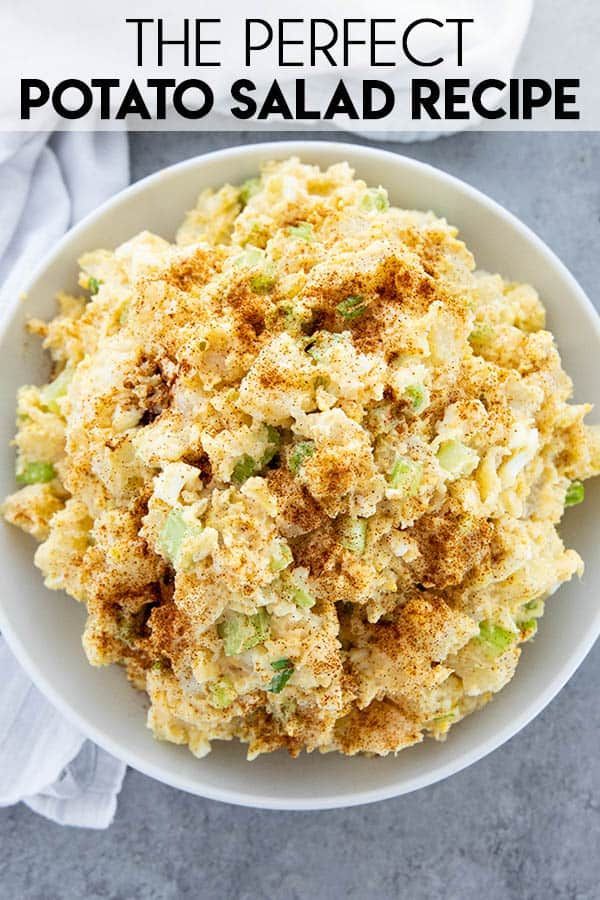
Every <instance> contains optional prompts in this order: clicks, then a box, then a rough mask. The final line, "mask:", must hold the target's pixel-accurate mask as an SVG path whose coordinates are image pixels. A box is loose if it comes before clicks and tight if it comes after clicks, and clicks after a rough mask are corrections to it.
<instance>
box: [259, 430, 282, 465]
mask: <svg viewBox="0 0 600 900" xmlns="http://www.w3.org/2000/svg"><path fill="white" fill-rule="evenodd" d="M267 439H268V444H267V449H266V450H265V452H264V454H263V458H262V460H261V464H262V465H263V466H267V465H268V464H269V463H270V462H271V460H272V459H273V457H274V456H275V455H276V454H277V452H278V450H279V448H280V447H281V435H280V434H279V432H278V431H277V429H276V428H274V427H273V426H272V425H267Z"/></svg>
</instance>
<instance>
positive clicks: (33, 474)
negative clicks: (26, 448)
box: [16, 462, 56, 484]
mask: <svg viewBox="0 0 600 900" xmlns="http://www.w3.org/2000/svg"><path fill="white" fill-rule="evenodd" d="M53 478H56V469H55V468H54V466H53V465H52V463H49V462H30V463H26V464H25V465H24V466H23V468H22V469H20V471H18V472H17V475H16V480H17V484H47V482H49V481H52V479H53Z"/></svg>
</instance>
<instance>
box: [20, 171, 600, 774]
mask: <svg viewBox="0 0 600 900" xmlns="http://www.w3.org/2000/svg"><path fill="white" fill-rule="evenodd" d="M395 199H396V200H397V201H398V202H399V203H401V201H402V197H401V196H397V197H396V198H395ZM192 203H193V198H191V199H190V205H191V204H192ZM79 264H80V275H79V285H80V291H79V292H75V294H73V293H62V294H60V296H59V297H58V311H57V314H56V316H55V317H54V318H53V319H52V320H51V321H49V322H42V321H39V320H32V321H31V322H30V325H29V327H30V329H31V331H32V332H33V333H35V334H37V335H39V336H40V337H41V338H42V340H43V343H44V347H45V348H46V349H47V351H48V353H49V355H50V357H51V361H52V373H51V378H50V380H49V382H48V383H47V384H44V385H42V386H25V387H23V388H21V390H20V391H19V395H18V410H17V427H18V430H17V435H16V438H15V443H16V449H17V458H16V482H17V489H16V492H15V493H13V494H12V495H11V496H10V497H8V498H7V499H6V501H5V503H4V507H3V512H4V516H5V518H6V519H7V520H8V521H9V522H12V523H13V524H14V525H17V526H19V527H20V528H22V529H24V530H25V531H27V532H29V533H30V534H31V535H33V536H34V538H36V540H37V541H38V542H39V546H38V548H37V551H36V554H35V564H36V566H37V567H38V568H39V569H40V571H41V573H42V575H43V578H44V581H45V584H46V585H47V587H48V588H50V589H53V590H65V591H67V592H68V593H69V594H70V595H71V596H72V597H74V598H75V600H78V601H80V602H81V603H83V604H85V606H86V608H87V624H86V626H85V632H84V634H83V646H84V649H85V653H86V654H87V657H88V659H89V661H90V663H91V664H92V665H94V666H105V665H109V664H112V663H116V664H118V665H121V666H123V668H124V669H125V671H126V673H127V675H128V677H129V679H130V680H131V682H132V683H133V685H134V686H135V687H136V688H138V689H139V690H142V691H145V692H146V693H147V695H148V698H149V709H148V725H149V727H150V728H151V729H152V731H153V732H154V734H155V736H156V737H157V738H158V739H161V740H167V741H173V742H175V743H177V744H187V745H188V746H189V748H190V750H191V751H192V753H194V754H196V755H197V756H203V755H204V754H206V753H207V752H208V751H209V750H210V748H211V743H212V742H213V741H215V740H216V741H219V740H231V739H237V740H239V741H242V742H243V743H244V744H246V745H247V749H248V758H250V759H252V758H253V757H256V756H257V755H258V754H261V753H266V752H270V751H274V750H277V749H279V748H283V749H286V750H287V751H289V753H290V754H292V756H296V755H297V754H299V753H300V752H301V751H302V750H306V751H309V752H310V751H313V750H319V751H321V752H328V751H339V752H341V753H344V754H348V755H353V754H357V753H364V754H369V755H379V756H385V755H386V754H388V753H396V752H397V751H399V750H402V749H403V748H405V747H408V746H410V745H413V744H416V743H418V742H420V741H422V740H423V739H424V738H425V737H428V736H429V737H432V738H435V739H437V740H443V739H444V738H445V737H446V735H447V734H448V731H449V730H450V729H451V728H452V727H453V726H454V725H456V724H457V723H458V722H460V720H461V719H462V718H463V717H464V716H466V715H468V714H470V713H471V712H473V711H474V710H476V709H477V708H478V707H480V706H482V705H483V704H485V703H487V702H488V701H489V700H490V699H491V698H492V697H493V695H494V694H495V693H496V692H497V691H499V690H501V689H502V688H503V687H504V685H506V684H507V682H508V681H510V679H511V678H512V677H513V674H514V673H515V669H516V667H517V664H518V661H519V656H520V654H521V652H522V648H523V645H524V644H525V643H526V642H527V641H530V640H532V639H534V637H535V634H536V630H537V628H538V624H539V620H540V618H541V616H542V614H543V611H544V605H545V603H546V602H547V601H548V598H550V597H551V595H553V594H554V592H555V591H556V589H557V588H558V587H559V586H560V584H561V583H562V582H565V581H567V580H568V579H570V578H571V577H572V576H573V575H576V574H581V572H582V568H583V564H582V561H581V559H580V558H579V556H578V555H577V553H576V552H575V550H572V549H567V548H565V546H564V545H563V542H562V540H561V538H560V536H559V534H558V531H557V527H558V526H559V523H560V520H561V517H562V516H563V513H564V510H565V508H566V507H570V506H574V505H576V504H578V503H580V502H581V501H582V500H583V499H584V485H583V481H584V479H586V478H589V477H590V476H592V475H595V474H597V473H598V472H599V471H600V434H599V431H598V429H597V428H594V427H591V426H588V425H586V424H585V422H584V419H585V416H586V414H587V413H588V412H589V410H590V408H591V407H590V406H589V405H586V404H583V405H574V404H572V403H570V402H569V399H570V397H571V393H572V385H571V381H570V380H569V377H568V376H567V375H566V374H565V372H564V371H563V369H562V366H561V360H560V357H559V354H558V350H557V348H556V345H555V341H554V338H553V336H552V334H551V333H550V332H549V331H548V330H546V328H545V313H544V307H543V305H542V302H541V301H540V299H539V298H538V295H537V294H536V291H535V290H534V288H532V287H530V286H528V285H525V284H516V283H513V282H510V281H505V280H504V279H503V278H502V277H501V276H500V275H497V274H490V273H487V272H483V271H479V270H478V269H477V268H476V265H475V261H474V259H473V256H472V255H471V253H470V252H469V250H468V249H467V247H466V246H465V244H464V243H463V242H462V241H461V240H460V239H459V237H458V233H457V230H456V229H455V228H454V227H452V226H451V225H449V224H448V223H447V222H446V221H445V220H444V219H440V218H438V217H436V216H435V215H434V214H433V213H431V212H418V211H413V210H406V209H403V208H401V207H396V206H392V205H390V202H389V199H388V195H387V192H386V190H385V188H384V187H380V186H377V185H372V186H369V185H367V184H366V183H365V182H364V181H361V180H359V179H356V178H355V177H354V173H353V171H352V170H351V169H350V167H349V166H348V165H347V164H346V163H344V162H340V163H339V164H336V165H333V166H331V167H330V168H328V169H327V170H326V171H322V170H320V169H319V168H318V167H316V166H312V165H305V164H302V163H301V162H300V161H299V160H298V159H295V158H292V159H288V160H285V161H277V162H269V163H267V164H266V165H265V166H264V168H263V170H262V172H260V173H259V174H257V175H256V177H252V178H250V179H249V180H247V181H245V182H244V183H243V184H241V185H236V186H234V185H229V184H227V185H225V186H223V187H220V188H218V189H206V190H204V191H203V192H202V193H201V194H200V197H199V198H198V201H197V204H196V206H195V207H194V208H193V209H192V210H191V211H190V212H189V213H188V214H187V215H186V217H185V220H184V222H183V224H182V225H181V227H180V229H179V231H178V233H177V235H176V240H175V242H174V243H170V242H169V241H168V240H166V239H165V238H163V237H160V236H158V235H155V234H151V233H149V232H142V233H141V234H138V235H136V236H135V237H132V238H131V240H129V241H127V242H126V243H124V244H122V245H121V246H119V247H117V248H116V249H114V250H108V249H101V250H94V251H92V252H89V253H86V254H84V256H83V257H82V258H81V259H80V261H79ZM508 269H510V260H507V270H508ZM573 515H576V513H573ZM550 602H560V599H558V598H553V599H552V600H551V601H550ZM540 627H543V626H540Z"/></svg>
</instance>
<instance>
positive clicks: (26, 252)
mask: <svg viewBox="0 0 600 900" xmlns="http://www.w3.org/2000/svg"><path fill="white" fill-rule="evenodd" d="M128 181H129V159H128V148H127V136H126V135H125V134H117V133H111V134H98V133H79V134H69V133H64V134H55V135H53V136H49V135H48V134H32V135H23V134H14V133H13V134H4V135H1V136H0V196H1V197H2V212H1V214H0V284H2V288H1V289H0V318H2V317H3V316H4V315H6V314H7V313H8V310H9V309H10V308H11V307H12V306H13V304H14V303H15V302H16V301H17V299H18V296H19V293H20V292H21V291H22V289H23V286H24V283H25V281H26V278H27V276H28V275H29V273H31V272H32V271H33V269H34V268H35V267H36V266H37V265H38V263H39V261H40V259H42V258H43V256H44V255H45V253H46V252H47V251H48V250H49V249H50V248H51V246H52V245H53V244H54V243H55V242H56V241H57V240H58V238H59V237H60V236H61V235H62V234H63V233H64V232H65V231H66V230H67V228H69V227H70V226H71V225H73V224H74V223H75V222H76V221H77V220H78V219H80V218H81V217H82V216H84V215H85V214H86V213H87V212H89V211H90V210H92V209H94V208H95V207H96V206H98V205H99V204H100V203H101V202H102V201H103V200H105V199H107V198H108V197H110V196H111V195H112V194H114V193H115V192H116V191H119V190H121V189H122V188H123V187H125V186H126V185H127V183H128ZM0 684H2V693H1V695H0V806H10V805H11V804H13V803H18V802H19V801H20V800H22V801H23V802H24V803H26V804H27V805H28V806H29V807H30V808H31V809H33V810H35V811H36V812H38V813H40V814H41V815H43V816H46V817H47V818H48V819H52V820H53V821H55V822H59V823H60V824H62V825H78V826H81V827H85V828H106V827H107V826H108V825H110V823H111V822H112V820H113V817H114V814H115V810H116V805H117V795H118V793H119V791H120V789H121V784H122V781H123V776H124V775H125V764H124V763H122V762H120V760H117V759H114V758H113V757H112V756H110V755H109V754H108V753H105V752H104V750H100V749H99V748H98V747H96V746H95V745H94V744H93V743H91V742H90V741H88V740H86V739H85V738H84V736H83V735H82V734H80V733H79V731H77V729H76V728H74V727H73V726H72V725H69V724H68V723H67V722H66V721H65V720H64V719H63V717H62V716H61V715H60V714H59V713H58V712H56V710H55V709H54V707H53V706H52V705H51V704H50V703H48V701H47V700H46V699H45V698H44V697H43V696H42V694H40V692H39V691H38V690H37V688H35V687H34V686H33V684H32V683H31V681H30V680H29V678H28V676H27V675H26V674H25V672H23V670H22V669H21V667H20V666H19V664H18V663H17V662H16V660H15V658H14V657H13V655H12V653H11V652H10V650H9V649H8V647H7V646H6V644H5V642H4V641H3V640H2V638H1V637H0Z"/></svg>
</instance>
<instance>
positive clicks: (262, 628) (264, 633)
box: [250, 606, 270, 646]
mask: <svg viewBox="0 0 600 900" xmlns="http://www.w3.org/2000/svg"><path fill="white" fill-rule="evenodd" d="M250 621H251V622H252V627H253V628H254V634H255V637H256V643H257V644H262V643H263V641H266V639H267V638H268V637H269V633H270V632H269V621H270V618H269V613H268V612H267V611H266V609H265V608H264V606H261V608H260V609H259V610H258V612H256V613H254V615H252V616H250ZM252 646H254V644H253V645H252Z"/></svg>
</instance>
